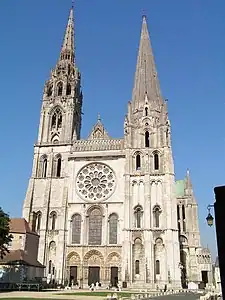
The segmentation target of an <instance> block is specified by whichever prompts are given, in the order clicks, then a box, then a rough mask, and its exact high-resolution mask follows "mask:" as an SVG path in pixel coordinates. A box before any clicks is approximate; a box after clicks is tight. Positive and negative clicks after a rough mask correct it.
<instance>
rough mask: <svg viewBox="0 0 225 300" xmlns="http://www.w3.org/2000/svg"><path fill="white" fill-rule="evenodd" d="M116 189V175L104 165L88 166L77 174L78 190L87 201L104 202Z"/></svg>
mask: <svg viewBox="0 0 225 300" xmlns="http://www.w3.org/2000/svg"><path fill="white" fill-rule="evenodd" d="M115 187H116V178H115V174H114V172H113V170H112V169H111V168H110V167H109V166H108V165H105V164H104V163H91V164H88V165H86V166H84V167H83V168H82V169H81V170H80V171H79V172H78V174H77V178H76V189H77V192H78V194H79V195H80V197H81V198H82V199H84V200H86V201H91V202H100V201H104V200H106V199H108V198H109V197H110V196H111V195H112V194H113V193H114V191H115Z"/></svg>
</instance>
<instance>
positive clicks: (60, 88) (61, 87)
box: [57, 82, 63, 96]
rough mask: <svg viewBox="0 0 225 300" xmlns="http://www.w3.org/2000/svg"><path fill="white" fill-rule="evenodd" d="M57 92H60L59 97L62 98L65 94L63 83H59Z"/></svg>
mask: <svg viewBox="0 0 225 300" xmlns="http://www.w3.org/2000/svg"><path fill="white" fill-rule="evenodd" d="M57 90H58V92H57V95H58V96H62V92H63V83H62V82H59V83H58V84H57Z"/></svg>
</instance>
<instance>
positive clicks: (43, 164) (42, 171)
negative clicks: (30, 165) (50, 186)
mask: <svg viewBox="0 0 225 300" xmlns="http://www.w3.org/2000/svg"><path fill="white" fill-rule="evenodd" d="M47 167H48V160H47V156H46V155H43V156H41V158H40V160H39V166H38V177H41V178H46V177H47Z"/></svg>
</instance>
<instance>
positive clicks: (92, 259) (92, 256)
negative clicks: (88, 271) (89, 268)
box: [84, 249, 104, 265]
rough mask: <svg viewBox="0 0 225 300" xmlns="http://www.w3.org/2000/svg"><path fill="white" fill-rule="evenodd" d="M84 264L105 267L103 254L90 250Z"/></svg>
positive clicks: (85, 256)
mask: <svg viewBox="0 0 225 300" xmlns="http://www.w3.org/2000/svg"><path fill="white" fill-rule="evenodd" d="M84 264H85V265H94V264H95V265H96V264H97V265H103V264H104V257H103V255H102V253H101V252H100V251H98V250H94V249H93V250H90V251H88V252H87V253H86V254H85V255H84Z"/></svg>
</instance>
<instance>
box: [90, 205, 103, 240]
mask: <svg viewBox="0 0 225 300" xmlns="http://www.w3.org/2000/svg"><path fill="white" fill-rule="evenodd" d="M101 243H102V214H101V211H100V209H98V208H94V209H93V210H92V211H91V212H90V215H89V245H101Z"/></svg>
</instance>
